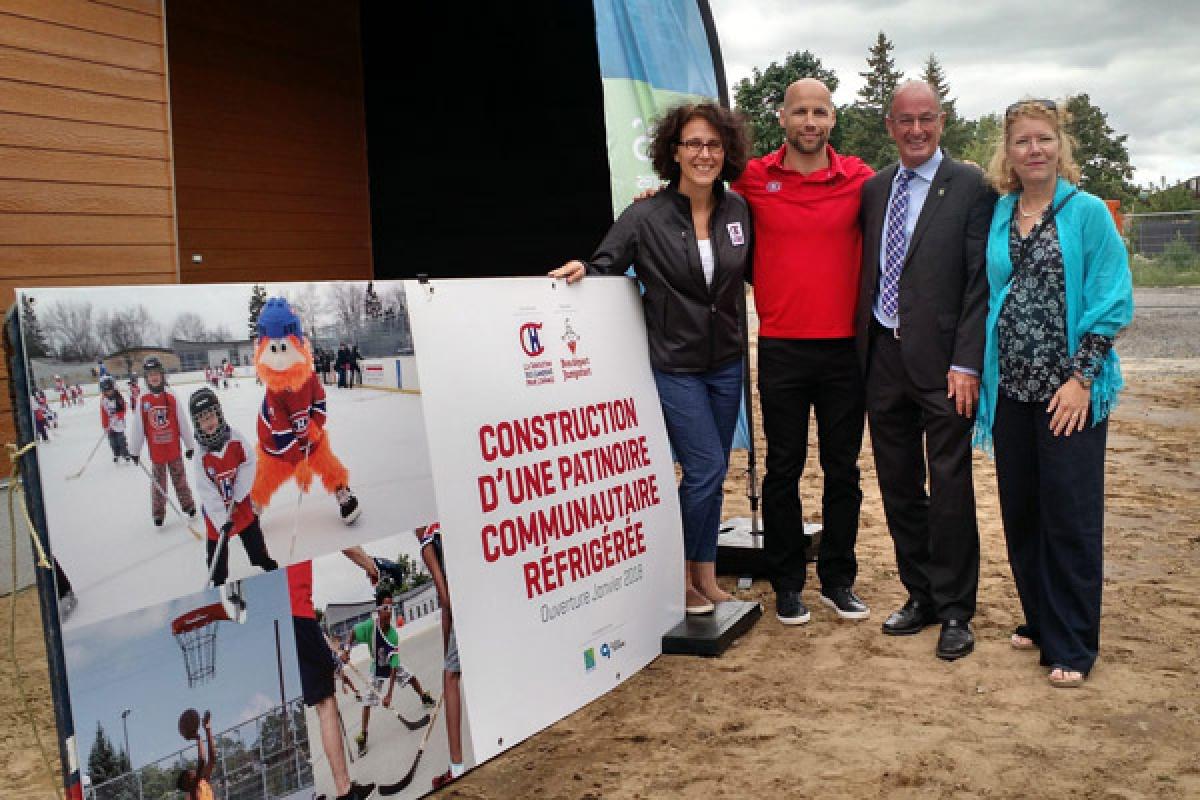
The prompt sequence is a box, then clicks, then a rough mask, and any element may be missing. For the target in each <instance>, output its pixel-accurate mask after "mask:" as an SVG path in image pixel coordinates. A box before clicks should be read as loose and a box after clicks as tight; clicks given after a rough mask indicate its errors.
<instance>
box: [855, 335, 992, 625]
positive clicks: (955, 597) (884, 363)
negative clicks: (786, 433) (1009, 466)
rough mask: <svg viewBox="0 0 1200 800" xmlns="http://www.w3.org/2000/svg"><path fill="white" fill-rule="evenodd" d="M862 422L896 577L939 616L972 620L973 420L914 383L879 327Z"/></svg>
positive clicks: (975, 578) (939, 392) (937, 392)
mask: <svg viewBox="0 0 1200 800" xmlns="http://www.w3.org/2000/svg"><path fill="white" fill-rule="evenodd" d="M867 419H868V421H869V424H870V428H871V449H872V451H873V452H874V454H875V471H876V473H877V475H878V478H879V493H880V495H882V497H883V511H884V515H885V516H886V517H887V523H888V530H889V531H890V532H891V534H892V542H893V544H894V546H895V548H896V570H897V572H899V573H900V581H901V582H902V583H903V584H904V588H905V589H907V590H908V594H909V596H910V597H911V598H913V599H914V600H916V601H917V602H919V603H923V604H925V606H926V607H931V608H933V609H934V610H935V611H936V613H937V616H938V618H939V619H942V620H947V619H961V620H968V619H970V618H971V617H972V616H974V614H975V596H976V592H977V590H978V588H979V527H978V524H977V522H976V520H975V486H974V483H973V482H972V478H971V427H972V421H971V420H970V419H968V418H967V417H964V416H962V415H961V414H959V413H958V412H957V411H956V410H955V408H954V401H953V400H951V399H949V398H947V397H946V390H945V388H938V389H932V390H926V389H921V388H918V387H916V386H914V385H913V383H912V381H911V380H910V379H909V377H908V371H907V370H906V369H905V368H904V360H903V357H902V356H901V354H900V342H899V341H898V340H896V339H895V338H894V337H893V336H892V334H891V332H890V331H887V330H886V329H883V328H882V327H880V326H877V325H872V335H871V350H870V361H869V363H868V367H867ZM927 456H928V458H927ZM927 481H928V484H927ZM927 486H928V490H927Z"/></svg>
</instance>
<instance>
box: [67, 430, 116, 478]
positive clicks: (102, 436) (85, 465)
mask: <svg viewBox="0 0 1200 800" xmlns="http://www.w3.org/2000/svg"><path fill="white" fill-rule="evenodd" d="M107 436H108V431H100V438H99V439H97V440H96V444H95V446H94V447H92V452H90V453H88V457H87V461H84V462H83V466H82V467H80V468H79V472H74V473H72V474H70V475H68V476H67V480H69V481H73V480H75V479H76V478H78V477H79V476H80V475H82V474H83V471H84V470H85V469H87V468H88V464H90V463H92V457H93V456H94V455H96V451H97V450H99V449H100V443H101V442H103V441H104V439H105V438H106V437H107Z"/></svg>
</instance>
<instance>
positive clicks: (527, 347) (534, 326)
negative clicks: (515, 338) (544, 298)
mask: <svg viewBox="0 0 1200 800" xmlns="http://www.w3.org/2000/svg"><path fill="white" fill-rule="evenodd" d="M541 330H542V323H540V322H526V323H525V324H524V325H522V326H521V330H520V332H519V335H520V338H521V349H522V350H524V351H525V355H527V356H529V357H530V358H534V357H536V356H540V355H541V354H542V353H544V352H546V347H545V345H543V344H542V335H541Z"/></svg>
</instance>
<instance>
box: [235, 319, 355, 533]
mask: <svg viewBox="0 0 1200 800" xmlns="http://www.w3.org/2000/svg"><path fill="white" fill-rule="evenodd" d="M254 367H255V370H256V372H257V373H258V377H259V378H260V379H261V380H262V382H263V384H264V385H265V386H266V387H267V393H266V396H265V397H263V402H262V409H261V410H260V411H259V415H258V452H259V459H258V468H257V470H256V471H255V475H254V487H253V488H252V489H251V490H250V497H251V498H252V499H253V500H254V502H255V503H257V504H258V505H259V507H260V508H266V506H267V504H268V503H269V502H270V500H271V496H272V495H273V494H275V491H276V490H277V489H279V487H280V486H282V485H283V484H284V483H285V482H286V481H287V480H288V479H289V478H293V477H294V478H295V479H296V485H297V486H299V487H300V491H302V492H306V493H307V492H308V490H309V487H310V486H311V485H312V481H313V475H314V474H316V475H319V476H320V478H321V484H322V485H323V486H324V487H325V490H326V491H327V492H329V493H330V494H332V495H334V497H336V498H337V502H338V506H339V507H340V509H341V514H342V521H343V522H345V523H346V524H347V525H350V524H351V523H353V522H354V521H355V520H356V519H358V515H359V514H360V513H361V512H362V509H361V508H359V505H358V499H357V498H356V497H355V496H354V494H353V493H352V492H351V491H350V486H349V481H350V473H349V471H348V470H347V469H346V467H345V466H344V465H343V464H342V462H341V461H339V460H338V457H337V456H336V455H334V453H333V447H332V446H331V445H330V444H329V436H328V434H326V432H325V390H324V389H322V388H321V382H320V381H319V380H317V376H316V374H315V373H314V372H313V357H312V348H311V346H310V345H309V342H308V341H307V340H306V339H305V338H304V329H303V327H302V326H301V324H300V318H299V317H297V316H296V314H295V313H293V311H292V309H291V308H290V307H289V306H288V303H287V300H286V299H284V298H282V297H272V298H271V299H269V300H268V301H267V303H266V305H264V306H263V308H262V311H261V312H260V313H259V315H258V343H257V344H256V345H255V348H254Z"/></svg>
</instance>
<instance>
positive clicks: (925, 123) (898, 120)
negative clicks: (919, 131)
mask: <svg viewBox="0 0 1200 800" xmlns="http://www.w3.org/2000/svg"><path fill="white" fill-rule="evenodd" d="M941 116H942V115H941V114H921V115H920V116H918V117H914V116H913V115H912V114H903V115H901V116H899V117H888V119H890V120H891V121H892V122H893V123H895V124H896V125H899V126H900V127H901V128H911V127H912V126H913V125H916V124H920V126H921V127H922V128H928V127H929V126H930V125H932V124H933V123H934V122H936V121H937V120H938V119H940V118H941Z"/></svg>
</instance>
